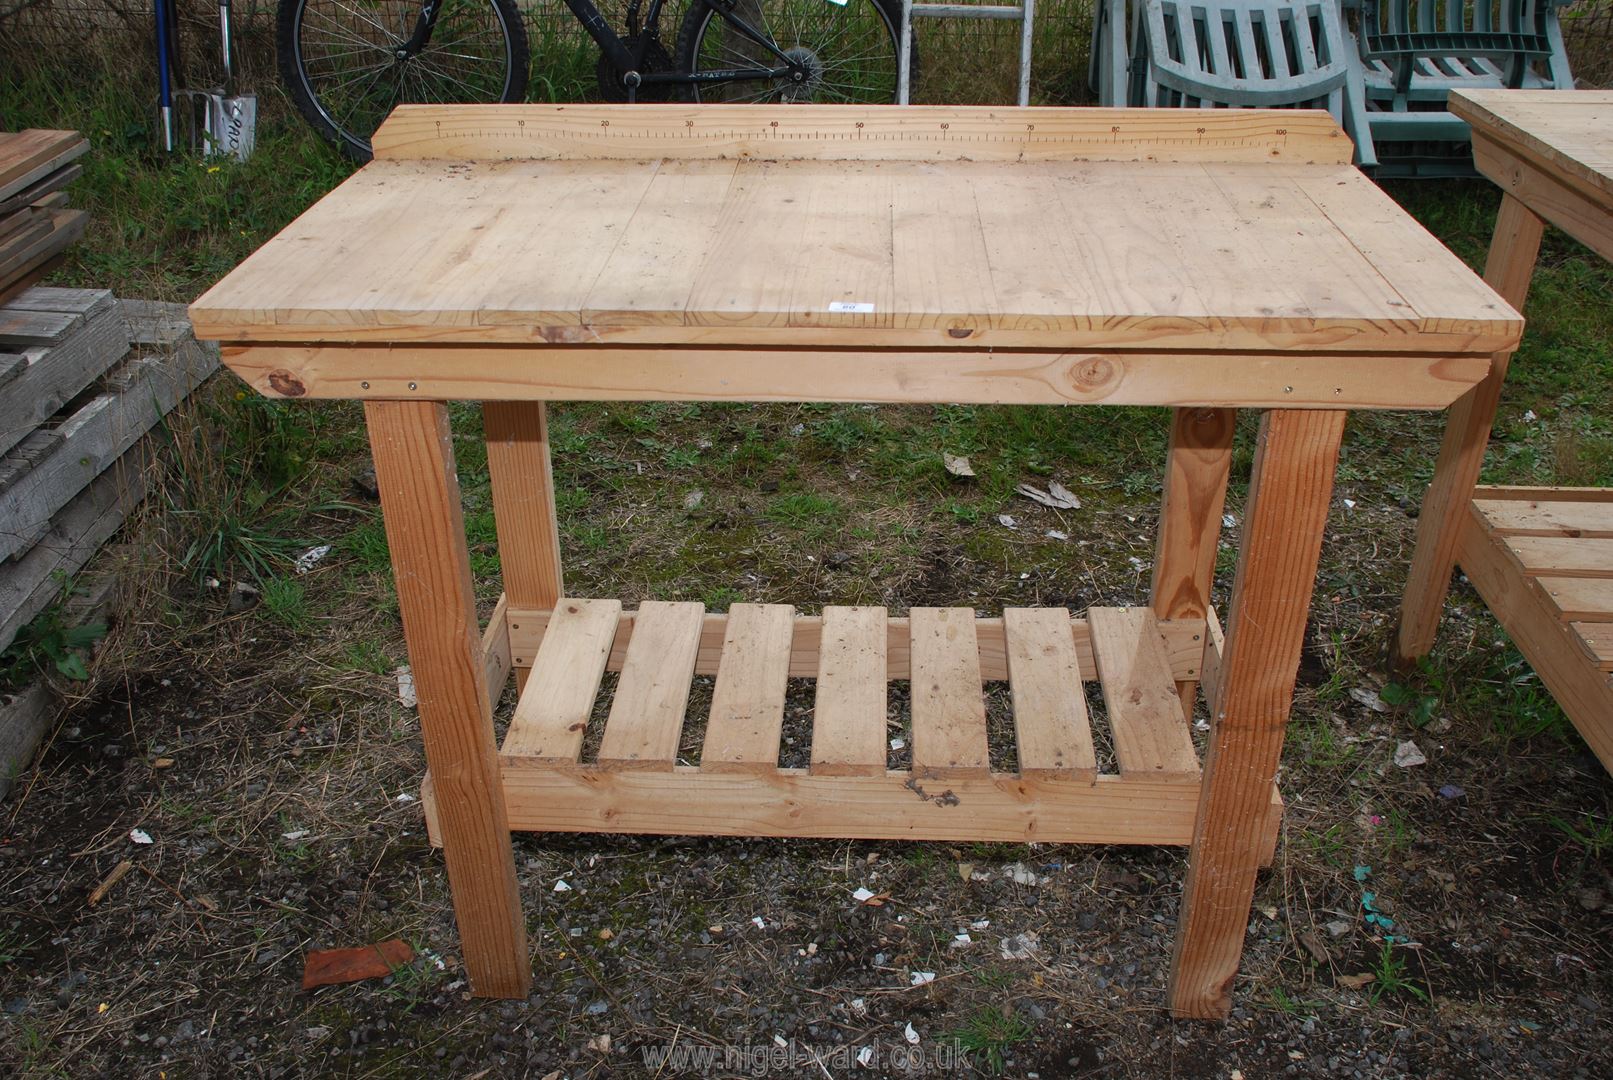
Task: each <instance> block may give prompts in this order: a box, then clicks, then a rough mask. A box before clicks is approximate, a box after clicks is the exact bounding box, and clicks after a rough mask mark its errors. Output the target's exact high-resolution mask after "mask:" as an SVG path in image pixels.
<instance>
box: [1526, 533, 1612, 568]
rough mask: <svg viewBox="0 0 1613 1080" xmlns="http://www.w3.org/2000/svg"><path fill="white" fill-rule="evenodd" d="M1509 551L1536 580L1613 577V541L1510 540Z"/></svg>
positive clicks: (1562, 538) (1527, 538) (1543, 537)
mask: <svg viewBox="0 0 1613 1080" xmlns="http://www.w3.org/2000/svg"><path fill="white" fill-rule="evenodd" d="M1505 542H1506V547H1507V550H1508V551H1510V552H1511V553H1512V556H1513V558H1515V559H1517V560H1518V564H1519V565H1520V566H1521V567H1522V568H1523V571H1524V573H1525V574H1528V575H1529V576H1531V577H1533V576H1536V575H1546V576H1549V577H1609V576H1613V539H1588V540H1582V539H1576V538H1569V537H1553V536H1508V537H1506V538H1505Z"/></svg>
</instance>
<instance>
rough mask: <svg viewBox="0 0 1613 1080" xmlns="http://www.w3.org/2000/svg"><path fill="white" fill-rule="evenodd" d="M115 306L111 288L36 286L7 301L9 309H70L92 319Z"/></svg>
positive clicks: (116, 303)
mask: <svg viewBox="0 0 1613 1080" xmlns="http://www.w3.org/2000/svg"><path fill="white" fill-rule="evenodd" d="M117 306H118V301H117V298H116V297H114V296H113V295H112V291H111V290H110V289H66V288H61V287H59V286H55V285H36V286H34V287H33V288H31V289H28V290H26V291H24V292H22V293H21V294H19V295H17V296H15V297H13V298H12V299H10V300H8V301H6V309H7V310H9V311H70V312H73V313H75V314H78V315H82V316H84V317H85V318H86V319H93V318H95V316H97V315H100V314H101V313H102V312H106V311H111V310H112V309H113V308H115V307H117Z"/></svg>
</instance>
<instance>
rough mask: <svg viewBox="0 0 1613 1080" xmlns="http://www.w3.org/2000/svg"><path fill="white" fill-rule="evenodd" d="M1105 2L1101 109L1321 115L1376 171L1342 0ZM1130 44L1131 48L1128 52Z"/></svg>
mask: <svg viewBox="0 0 1613 1080" xmlns="http://www.w3.org/2000/svg"><path fill="white" fill-rule="evenodd" d="M1126 8H1127V5H1126V0H1101V4H1100V8H1099V11H1098V14H1097V18H1096V20H1095V23H1096V25H1095V27H1094V31H1093V39H1094V40H1093V63H1092V77H1093V81H1094V83H1095V86H1096V89H1097V90H1098V95H1099V99H1100V102H1101V103H1102V104H1104V105H1133V106H1136V105H1142V106H1165V107H1186V108H1217V107H1230V108H1267V109H1269V108H1283V107H1293V108H1319V109H1326V110H1327V111H1328V112H1330V113H1332V114H1333V116H1334V118H1336V119H1337V120H1338V121H1339V123H1340V124H1341V125H1342V126H1343V127H1344V130H1345V131H1346V132H1348V133H1349V135H1350V137H1351V138H1352V139H1354V140H1355V145H1356V161H1357V163H1358V164H1360V165H1362V166H1364V167H1371V166H1373V165H1376V164H1377V159H1376V158H1375V157H1374V156H1373V152H1372V139H1371V137H1370V135H1369V134H1368V133H1367V131H1366V126H1365V121H1364V120H1363V118H1362V114H1363V113H1364V111H1365V108H1366V105H1365V97H1364V84H1363V82H1362V79H1361V68H1360V64H1359V62H1358V61H1356V59H1355V54H1354V50H1353V49H1352V48H1351V47H1350V45H1349V44H1348V42H1347V40H1346V38H1345V35H1344V32H1343V28H1342V26H1341V25H1340V21H1339V7H1338V0H1141V3H1134V4H1133V5H1132V10H1131V11H1130V12H1129V25H1128V12H1127V10H1126ZM1128 40H1129V42H1130V47H1129V49H1128V48H1127V47H1126V44H1125V43H1126V42H1127V41H1128Z"/></svg>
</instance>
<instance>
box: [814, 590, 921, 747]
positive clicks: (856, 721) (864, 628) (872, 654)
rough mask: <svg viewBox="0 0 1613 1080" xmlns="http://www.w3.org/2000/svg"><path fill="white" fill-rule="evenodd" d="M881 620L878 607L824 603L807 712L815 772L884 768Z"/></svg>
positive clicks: (885, 698)
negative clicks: (812, 693) (812, 697)
mask: <svg viewBox="0 0 1613 1080" xmlns="http://www.w3.org/2000/svg"><path fill="white" fill-rule="evenodd" d="M885 621H886V613H885V609H884V608H882V607H826V608H824V609H823V628H822V641H821V645H820V646H819V648H818V684H817V698H816V702H815V705H814V708H813V714H812V774H813V775H814V776H880V775H882V774H883V773H884V772H885V710H886V704H887V701H888V700H889V697H888V687H887V685H886V683H887V679H888V677H889V676H888V675H887V672H886V666H885V665H886V640H887V634H888V631H887V630H886V626H885ZM903 629H904V630H905V629H906V628H905V627H904V628H903Z"/></svg>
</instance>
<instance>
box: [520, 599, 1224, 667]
mask: <svg viewBox="0 0 1613 1080" xmlns="http://www.w3.org/2000/svg"><path fill="white" fill-rule="evenodd" d="M548 618H549V613H548V612H546V611H534V610H532V609H522V608H517V607H515V606H513V605H512V606H511V608H510V648H511V650H512V652H513V653H514V657H515V664H516V666H517V667H523V666H530V665H531V663H532V657H533V656H534V655H536V653H537V650H538V644H539V642H541V641H542V640H543V629H544V626H545V624H546V623H547V621H548ZM636 619H637V615H636V613H634V612H632V611H624V612H623V613H622V623H621V625H620V626H619V627H618V628H617V630H616V640H615V641H614V642H613V643H612V644H611V654H610V660H609V661H608V663H607V664H606V667H605V670H606V671H620V670H622V664H623V662H624V661H625V660H626V658H627V646H628V642H629V641H631V640H632V636H633V623H634V622H635V620H636ZM727 624H728V616H727V615H723V614H718V613H713V614H710V615H707V616H706V617H705V620H704V621H703V622H702V623H701V627H700V653H699V656H698V657H697V658H696V660H695V674H696V675H715V674H717V665H718V662H719V661H720V660H721V659H722V643H723V636H724V634H725V633H726V627H727ZM1159 628H1160V631H1161V633H1163V634H1164V636H1165V649H1166V652H1167V653H1168V654H1169V655H1170V663H1171V674H1172V676H1173V677H1174V678H1176V679H1191V678H1197V677H1198V670H1199V665H1200V663H1201V662H1202V660H1203V658H1204V623H1203V622H1202V621H1200V620H1196V619H1167V620H1161V622H1160V624H1159ZM885 629H886V638H885V640H886V646H885V657H886V666H887V669H888V670H887V672H886V678H888V679H907V678H910V677H911V674H912V664H911V649H910V632H909V628H908V620H907V619H906V618H902V617H896V618H888V619H886V621H885ZM1071 633H1072V635H1073V636H1074V638H1075V655H1076V660H1077V661H1079V663H1080V665H1081V678H1082V679H1084V680H1088V681H1090V680H1092V679H1095V678H1096V677H1097V674H1096V671H1097V667H1096V665H1095V664H1094V662H1093V659H1092V642H1091V638H1090V635H1089V631H1088V627H1087V622H1086V620H1085V619H1076V620H1074V621H1073V622H1072V623H1071ZM975 636H976V638H977V639H978V640H979V642H980V675H981V678H983V679H985V680H987V681H988V682H990V681H993V680H998V681H1000V680H1003V679H1006V678H1008V654H1007V652H1006V650H1005V646H1004V644H1003V621H1002V619H1000V618H984V619H976V620H975ZM822 638H823V619H822V618H821V617H820V616H817V615H800V616H797V617H796V620H795V640H794V642H793V643H792V644H791V646H790V677H791V678H792V679H811V678H815V677H816V676H817V675H818V669H819V658H818V651H819V647H820V644H821V642H822Z"/></svg>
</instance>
